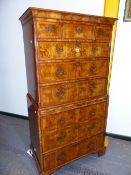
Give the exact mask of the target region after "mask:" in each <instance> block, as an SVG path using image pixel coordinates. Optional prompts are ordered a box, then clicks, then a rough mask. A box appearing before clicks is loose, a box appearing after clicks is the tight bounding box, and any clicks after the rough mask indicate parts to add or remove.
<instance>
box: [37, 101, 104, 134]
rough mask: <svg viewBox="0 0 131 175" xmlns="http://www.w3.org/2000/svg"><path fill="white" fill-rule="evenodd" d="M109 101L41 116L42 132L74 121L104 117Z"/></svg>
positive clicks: (63, 126)
mask: <svg viewBox="0 0 131 175" xmlns="http://www.w3.org/2000/svg"><path fill="white" fill-rule="evenodd" d="M106 109H107V102H100V103H98V104H93V105H89V106H85V107H80V108H77V109H73V110H69V111H66V112H60V113H56V114H51V115H48V116H41V118H40V120H41V122H40V123H41V132H42V133H44V132H46V131H47V132H48V131H51V130H55V129H62V128H65V127H67V126H71V125H73V124H74V123H81V122H88V121H91V120H94V119H97V118H98V119H104V118H105V115H106Z"/></svg>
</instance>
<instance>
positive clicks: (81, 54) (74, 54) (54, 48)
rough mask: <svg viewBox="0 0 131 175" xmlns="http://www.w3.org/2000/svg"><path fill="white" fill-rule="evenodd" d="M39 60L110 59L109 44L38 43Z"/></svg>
mask: <svg viewBox="0 0 131 175" xmlns="http://www.w3.org/2000/svg"><path fill="white" fill-rule="evenodd" d="M38 55H39V56H38V60H50V59H71V58H87V57H109V44H108V43H84V42H38Z"/></svg>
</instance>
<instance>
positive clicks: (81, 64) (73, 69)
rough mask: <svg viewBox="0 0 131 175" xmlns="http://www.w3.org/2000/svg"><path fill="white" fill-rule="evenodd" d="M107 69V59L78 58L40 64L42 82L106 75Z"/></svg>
mask: <svg viewBox="0 0 131 175" xmlns="http://www.w3.org/2000/svg"><path fill="white" fill-rule="evenodd" d="M107 69H108V61H107V60H94V61H87V60H84V61H81V60H78V59H77V60H76V61H73V62H64V63H62V62H58V63H54V62H52V63H51V62H49V63H42V64H38V72H39V79H40V83H45V82H53V81H61V80H71V79H78V78H88V77H106V75H107Z"/></svg>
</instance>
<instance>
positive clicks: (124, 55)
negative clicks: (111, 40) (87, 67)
mask: <svg viewBox="0 0 131 175" xmlns="http://www.w3.org/2000/svg"><path fill="white" fill-rule="evenodd" d="M124 8H125V0H121V1H120V7H119V17H118V18H119V21H118V26H117V35H116V42H115V52H114V61H113V69H112V78H111V86H110V103H109V115H108V127H107V132H110V133H115V134H120V135H125V136H131V77H130V76H131V22H123V15H124Z"/></svg>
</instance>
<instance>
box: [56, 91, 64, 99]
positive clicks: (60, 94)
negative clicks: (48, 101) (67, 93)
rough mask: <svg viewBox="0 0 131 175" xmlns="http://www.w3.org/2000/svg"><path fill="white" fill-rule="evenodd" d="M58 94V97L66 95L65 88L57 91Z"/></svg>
mask: <svg viewBox="0 0 131 175" xmlns="http://www.w3.org/2000/svg"><path fill="white" fill-rule="evenodd" d="M56 96H57V97H63V96H64V91H63V90H61V89H60V90H58V91H57V92H56Z"/></svg>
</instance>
